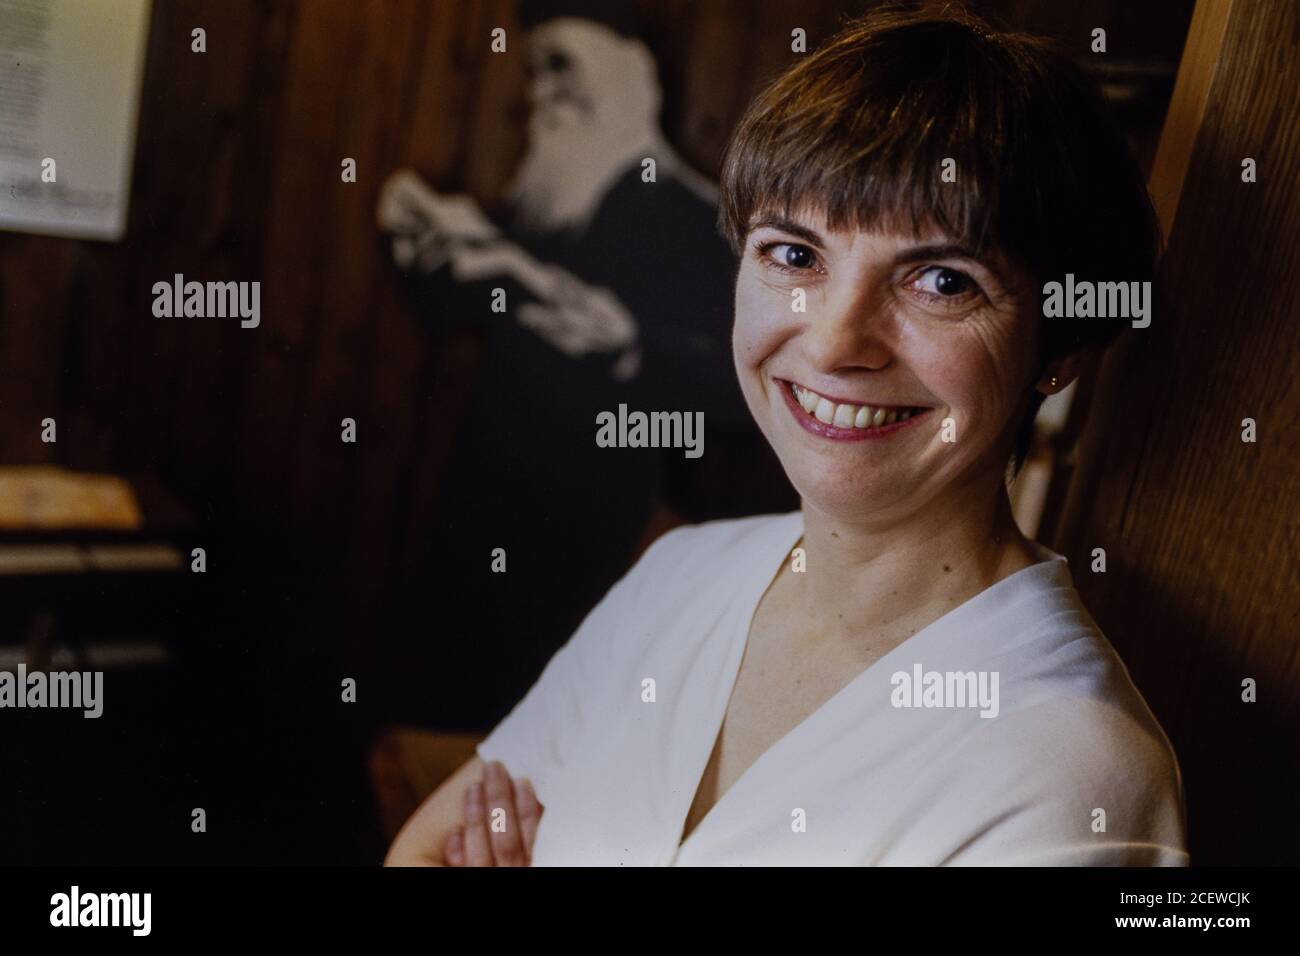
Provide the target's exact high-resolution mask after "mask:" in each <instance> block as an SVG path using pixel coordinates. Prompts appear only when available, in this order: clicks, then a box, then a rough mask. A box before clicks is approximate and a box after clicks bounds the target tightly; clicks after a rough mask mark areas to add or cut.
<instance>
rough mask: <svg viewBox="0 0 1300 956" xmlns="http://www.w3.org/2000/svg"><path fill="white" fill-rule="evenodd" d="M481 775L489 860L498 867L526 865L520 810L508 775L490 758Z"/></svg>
mask: <svg viewBox="0 0 1300 956" xmlns="http://www.w3.org/2000/svg"><path fill="white" fill-rule="evenodd" d="M483 777H484V781H485V784H484V786H485V790H486V794H487V807H488V839H489V840H490V841H491V844H492V859H493V860H495V861H496V865H497V866H525V865H527V863H528V853H527V850H525V848H524V837H523V833H522V832H520V829H519V813H518V812H517V811H516V810H515V797H514V791H513V788H512V787H511V786H510V774H508V773H506V768H505V765H504V764H503V763H501V761H499V760H493V761H491V762H489V763H488V765H487V769H486V771H485V772H484V774H483Z"/></svg>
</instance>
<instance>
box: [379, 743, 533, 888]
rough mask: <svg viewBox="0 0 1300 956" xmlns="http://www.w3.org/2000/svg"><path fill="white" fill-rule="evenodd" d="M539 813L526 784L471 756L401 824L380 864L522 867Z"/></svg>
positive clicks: (527, 861)
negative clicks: (382, 862)
mask: <svg viewBox="0 0 1300 956" xmlns="http://www.w3.org/2000/svg"><path fill="white" fill-rule="evenodd" d="M542 810H543V807H542V805H541V804H540V803H539V802H538V800H537V794H535V793H534V792H533V788H532V784H531V783H530V782H529V781H528V780H515V779H513V778H512V777H511V776H510V774H509V773H508V772H507V771H506V768H505V765H504V764H502V763H501V762H499V761H493V762H491V763H486V764H485V763H484V762H483V761H482V760H480V759H479V758H478V757H473V758H471V759H470V760H468V761H466V762H465V763H464V764H463V765H462V766H461V767H460V768H459V769H458V770H457V771H456V772H455V773H453V774H452V775H451V776H450V777H448V778H447V780H445V781H444V782H443V784H442V785H441V786H440V787H438V789H437V790H435V791H434V792H433V793H432V794H430V795H429V797H428V798H427V799H426V800H425V801H424V803H422V804H421V805H420V808H419V809H418V810H416V811H415V813H413V814H412V815H411V818H410V819H409V820H407V821H406V823H405V824H404V825H403V826H402V829H401V830H400V831H399V832H398V834H397V837H396V838H395V839H394V840H393V845H392V846H391V847H389V849H388V856H387V857H386V858H385V859H384V865H385V866H528V865H529V864H530V863H531V862H532V851H533V842H534V840H536V838H537V824H538V821H539V820H540V819H541V816H542ZM494 824H495V825H494Z"/></svg>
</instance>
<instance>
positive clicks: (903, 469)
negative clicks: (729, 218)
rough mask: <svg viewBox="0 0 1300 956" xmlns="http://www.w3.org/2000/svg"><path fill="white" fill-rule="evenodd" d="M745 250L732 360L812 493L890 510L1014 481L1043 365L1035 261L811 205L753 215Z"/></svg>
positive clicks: (816, 498)
mask: <svg viewBox="0 0 1300 956" xmlns="http://www.w3.org/2000/svg"><path fill="white" fill-rule="evenodd" d="M745 247H746V248H745V252H744V255H743V257H742V260H741V264H740V272H739V276H738V278H737V282H736V322H735V329H734V334H733V349H734V354H735V362H736V369H737V371H738V373H739V375H740V383H741V387H742V389H743V391H744V394H745V400H746V401H747V402H748V403H749V408H750V411H751V412H752V414H753V415H754V418H755V420H756V421H757V422H758V425H759V428H761V429H762V431H763V434H764V435H765V436H766V437H767V440H768V441H769V442H770V443H771V445H772V447H773V448H774V449H775V450H776V453H777V455H778V457H779V458H780V459H781V463H782V464H783V465H784V467H785V470H786V474H787V475H788V476H789V477H790V480H791V482H792V483H793V484H794V486H795V488H796V490H797V491H798V492H799V493H800V495H802V496H803V497H804V498H805V499H807V500H809V501H810V502H811V503H813V504H815V505H816V506H817V507H818V508H820V509H822V510H824V511H826V512H827V513H830V514H833V515H838V516H840V517H843V518H849V519H852V518H859V519H861V518H872V519H890V518H898V517H903V516H905V515H909V514H913V513H915V512H917V511H918V510H919V509H923V508H926V506H927V505H928V504H929V503H931V502H934V501H937V500H950V497H951V495H952V494H953V493H954V492H957V493H959V492H960V491H961V490H962V489H966V488H983V487H988V486H986V485H984V484H983V482H985V481H988V482H993V481H997V482H1000V481H1001V480H1002V475H1003V473H1004V469H1005V467H1006V462H1007V458H1008V456H1009V455H1010V450H1011V443H1012V440H1013V437H1014V432H1015V428H1016V425H1017V424H1018V422H1019V420H1020V414H1021V412H1022V410H1023V409H1024V407H1025V400H1026V398H1027V395H1028V390H1029V388H1030V387H1031V386H1032V384H1033V382H1034V379H1035V372H1036V369H1035V368H1034V356H1035V350H1036V345H1037V343H1036V329H1037V318H1036V312H1037V302H1036V299H1034V297H1033V294H1032V293H1033V283H1032V281H1031V280H1030V278H1029V276H1028V275H1027V274H1026V273H1025V272H1024V271H1023V270H1020V269H1016V268H1013V267H1011V266H1009V265H1007V264H1006V263H1004V262H980V261H977V260H975V259H974V258H972V257H971V254H970V253H968V252H967V251H965V250H963V249H960V248H958V247H956V245H955V244H954V243H953V242H952V240H951V239H949V238H948V237H945V236H943V235H939V234H933V235H929V236H926V237H925V238H924V239H923V240H917V239H914V238H912V237H910V236H905V235H894V234H883V233H866V232H831V231H829V230H828V229H827V228H825V222H824V218H823V217H820V216H809V215H807V214H805V215H801V216H800V217H799V218H797V219H790V220H784V219H782V218H780V217H774V218H767V219H758V220H756V223H755V225H754V227H753V228H752V229H751V231H750V233H749V235H748V237H747V239H746V243H745ZM801 300H802V301H801ZM801 307H802V311H800V308H801ZM941 496H943V497H941Z"/></svg>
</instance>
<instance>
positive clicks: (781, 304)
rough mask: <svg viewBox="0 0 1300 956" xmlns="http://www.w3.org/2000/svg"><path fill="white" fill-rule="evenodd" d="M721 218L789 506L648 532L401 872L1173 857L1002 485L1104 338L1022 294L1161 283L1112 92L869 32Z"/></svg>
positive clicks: (1165, 805)
mask: <svg viewBox="0 0 1300 956" xmlns="http://www.w3.org/2000/svg"><path fill="white" fill-rule="evenodd" d="M948 160H955V170H956V180H955V181H953V180H952V177H951V176H950V175H945V171H951V170H952V169H953V168H954V164H953V163H952V162H946V161H948ZM722 225H723V228H724V230H725V231H726V233H727V235H728V237H729V238H730V240H731V241H732V243H733V245H734V247H735V249H736V252H737V253H738V255H739V256H740V265H739V271H738V274H737V278H736V290H735V308H736V311H735V326H734V332H733V346H734V349H733V351H734V359H735V366H736V370H737V374H738V376H739V379H740V384H741V388H742V390H743V392H744V396H745V399H746V401H747V403H748V406H749V409H750V412H751V413H752V415H753V417H754V419H755V421H756V422H757V423H758V426H759V427H760V428H761V430H762V432H763V434H764V435H765V437H766V438H767V440H768V441H769V442H770V444H771V445H772V447H773V449H774V450H775V452H776V454H777V456H778V457H779V458H780V460H781V463H782V465H783V466H784V468H785V471H786V474H787V475H788V477H789V479H790V481H791V483H792V484H793V485H794V487H795V488H796V489H797V491H798V492H799V494H800V497H801V500H802V507H801V509H800V510H799V511H796V512H793V513H791V514H787V515H768V516H760V517H754V518H747V519H742V520H737V521H718V522H711V523H708V524H704V525H698V526H695V527H689V528H682V529H678V530H675V531H673V532H671V533H669V534H667V535H665V536H663V537H662V538H660V539H659V540H658V541H657V542H656V543H655V544H654V546H653V547H651V548H650V550H649V551H648V552H647V553H646V554H645V555H644V556H643V558H642V559H641V560H640V562H638V563H637V565H636V566H635V567H634V568H633V569H632V570H631V571H630V572H629V573H628V574H627V575H626V576H625V577H624V578H623V579H622V580H621V581H620V582H619V583H618V584H617V585H616V586H615V587H614V588H613V589H612V590H611V591H610V592H609V594H608V595H607V596H606V597H605V598H604V600H602V601H601V602H600V604H599V605H598V606H597V607H596V608H595V609H594V610H593V611H592V612H591V614H590V615H589V616H588V617H587V619H586V620H585V621H584V622H583V624H582V626H581V627H580V628H579V630H578V631H577V633H575V634H574V636H573V637H572V639H571V640H570V641H569V643H568V644H567V645H566V646H565V647H564V648H563V649H562V650H561V651H560V652H559V653H558V654H557V655H556V656H555V657H554V658H553V659H552V660H551V662H550V664H549V665H548V666H547V668H546V670H545V672H544V673H543V674H542V676H541V678H540V679H539V680H538V682H537V684H536V685H534V687H533V688H532V689H531V690H530V691H529V693H528V694H527V696H526V697H525V698H524V699H523V700H522V701H521V702H520V703H519V704H518V705H517V706H516V707H515V709H514V710H513V711H512V712H511V714H510V715H509V716H508V717H507V718H506V719H505V720H504V721H503V722H502V723H501V724H500V725H498V726H497V728H496V729H495V730H494V731H493V733H492V734H491V735H490V736H489V737H488V738H487V740H485V741H484V742H483V743H482V744H480V746H479V748H478V753H479V757H480V758H482V760H483V761H485V762H487V764H488V767H489V771H490V772H489V773H487V774H486V780H485V781H484V782H483V783H475V778H476V777H477V776H478V772H479V768H480V766H481V764H479V763H477V762H474V763H472V764H470V765H467V766H466V767H465V768H462V771H461V772H460V773H458V774H457V776H456V777H453V779H452V780H451V781H449V782H448V784H446V785H444V787H442V788H440V789H439V791H438V792H436V793H435V794H434V795H433V796H432V797H431V798H430V800H429V802H428V803H427V804H426V806H425V808H423V809H422V810H421V811H420V813H419V814H417V816H416V817H415V818H413V819H412V821H411V823H410V824H408V826H407V828H406V829H405V830H404V831H403V833H402V834H400V835H399V837H398V839H397V841H396V842H395V843H394V847H393V850H392V851H391V853H390V857H389V859H390V862H450V863H452V864H454V865H459V864H461V863H486V864H492V863H502V862H512V861H515V862H517V861H519V860H521V859H527V858H528V857H527V853H528V852H530V853H531V860H532V862H534V863H536V864H573V863H581V864H602V865H614V864H622V865H628V864H644V865H672V864H678V865H688V864H704V865H708V864H737V865H739V864H744V865H753V864H805V865H807V864H812V865H828V864H874V865H890V864H909V865H943V864H952V865H968V864H1052V865H1069V864H1084V865H1114V864H1120V865H1153V864H1154V865H1185V864H1186V863H1187V853H1186V852H1185V850H1184V811H1183V796H1182V782H1181V779H1180V775H1179V769H1178V763H1177V760H1176V758H1175V756H1174V753H1173V751H1172V748H1171V747H1170V744H1169V741H1168V739H1167V737H1166V736H1165V735H1164V733H1163V731H1162V730H1161V728H1160V726H1159V724H1158V723H1157V721H1156V720H1155V718H1154V716H1153V715H1152V713H1151V711H1150V710H1149V708H1148V707H1147V706H1146V703H1145V701H1144V700H1143V698H1142V696H1141V695H1140V693H1139V692H1138V690H1137V689H1136V688H1135V687H1134V685H1133V683H1132V681H1131V680H1130V679H1129V675H1128V673H1127V671H1126V670H1125V668H1124V665H1123V664H1122V662H1121V661H1120V660H1119V658H1118V656H1117V655H1116V654H1115V651H1114V649H1113V648H1112V647H1111V646H1110V644H1109V642H1108V641H1107V640H1106V638H1105V637H1104V636H1103V635H1102V634H1101V632H1100V631H1099V630H1098V629H1097V626H1096V624H1095V623H1094V622H1093V620H1092V618H1091V617H1090V616H1089V614H1088V612H1087V610H1086V609H1085V608H1084V607H1083V606H1082V604H1081V603H1080V601H1079V597H1078V594H1077V592H1076V591H1075V588H1074V584H1073V582H1072V579H1071V576H1070V572H1069V569H1068V568H1067V567H1066V564H1065V561H1064V559H1063V558H1061V557H1060V556H1059V555H1056V554H1053V553H1052V552H1050V551H1047V550H1046V549H1044V548H1042V547H1041V546H1039V545H1037V544H1036V543H1034V542H1032V541H1029V540H1027V539H1026V538H1024V537H1023V536H1022V535H1021V533H1020V532H1019V530H1018V529H1017V527H1016V525H1015V522H1014V521H1013V520H1012V517H1011V513H1010V507H1009V503H1008V500H1007V490H1006V484H1005V475H1006V470H1007V468H1006V466H1007V462H1008V460H1009V459H1013V458H1015V457H1016V455H1017V454H1018V453H1020V451H1021V450H1022V448H1023V438H1024V435H1025V429H1026V426H1027V424H1028V423H1029V422H1030V421H1031V420H1032V416H1033V414H1034V410H1035V409H1036V408H1037V405H1038V403H1039V402H1041V400H1042V398H1043V396H1044V395H1045V394H1048V393H1051V392H1054V391H1057V390H1059V389H1061V388H1063V387H1065V385H1067V384H1068V383H1069V381H1070V380H1071V378H1072V377H1073V369H1074V366H1075V363H1076V362H1077V359H1078V355H1079V352H1080V350H1081V349H1083V348H1087V347H1095V346H1097V345H1101V344H1104V343H1105V342H1106V341H1107V340H1108V339H1109V338H1110V337H1111V336H1113V335H1114V334H1115V332H1116V331H1117V329H1118V324H1116V323H1112V324H1107V323H1106V322H1104V321H1098V320H1095V319H1093V320H1088V321H1086V322H1082V323H1074V322H1071V321H1070V320H1068V319H1057V318H1051V319H1046V318H1044V317H1043V315H1042V314H1041V309H1040V306H1039V301H1038V297H1037V295H1036V294H1035V290H1036V289H1038V288H1039V287H1041V285H1042V283H1043V281H1045V279H1046V278H1047V277H1050V276H1053V275H1056V274H1058V273H1059V274H1064V273H1066V272H1067V271H1068V272H1070V273H1073V274H1074V275H1076V276H1080V277H1084V276H1086V277H1088V278H1089V279H1090V280H1093V279H1096V280H1105V281H1120V280H1123V281H1146V280H1148V279H1149V276H1150V273H1151V270H1152V262H1153V258H1154V255H1155V250H1156V247H1157V238H1156V235H1155V232H1154V228H1153V225H1152V218H1151V212H1150V204H1149V202H1148V200H1147V197H1146V194H1145V192H1144V189H1143V186H1142V182H1141V178H1140V176H1139V174H1138V172H1137V169H1136V166H1135V165H1134V163H1133V162H1132V161H1131V160H1130V159H1129V157H1128V155H1127V153H1126V149H1125V146H1124V143H1123V141H1122V139H1121V138H1120V136H1119V134H1118V133H1117V132H1115V131H1114V130H1113V129H1112V128H1111V127H1110V125H1109V124H1108V122H1107V120H1106V116H1105V113H1104V109H1103V107H1102V103H1101V100H1100V98H1099V96H1098V95H1097V93H1096V91H1095V90H1094V89H1092V87H1091V86H1090V85H1089V84H1088V82H1087V81H1086V80H1085V79H1084V78H1083V77H1082V75H1081V74H1080V73H1079V71H1078V70H1077V69H1076V68H1075V67H1073V66H1072V65H1071V64H1070V63H1069V61H1068V60H1067V59H1065V58H1064V57H1062V56H1060V55H1058V54H1056V53H1054V52H1053V51H1052V50H1050V49H1049V48H1048V47H1047V46H1046V45H1045V44H1043V43H1042V42H1040V41H1038V40H1036V39H1033V38H1030V37H1025V36H1016V35H1005V34H996V33H992V32H990V31H989V30H988V29H986V28H985V27H984V26H982V25H981V24H979V23H977V22H975V21H972V20H970V19H967V18H964V17H961V16H956V15H947V14H942V15H913V14H906V15H904V14H883V15H873V16H870V17H867V18H865V19H863V20H860V21H857V22H855V23H852V24H850V25H849V26H848V27H847V28H846V29H845V30H844V31H843V32H842V33H841V34H839V35H838V36H837V37H835V38H833V39H832V40H831V41H830V42H829V43H828V44H827V45H826V46H825V47H823V48H822V49H821V50H819V51H818V52H817V53H816V54H814V55H812V56H810V57H808V58H807V59H806V60H803V61H802V62H800V63H799V64H798V65H797V66H796V67H794V68H793V69H791V70H790V71H789V72H787V73H786V74H784V75H783V76H781V77H780V78H778V79H777V80H776V82H775V83H774V84H773V85H772V86H771V87H770V88H769V89H768V90H767V91H765V92H764V93H763V94H762V95H761V96H760V97H759V98H758V99H757V100H756V101H755V102H754V103H753V105H752V106H751V107H750V109H749V110H748V111H747V113H746V114H745V116H744V118H743V119H742V121H741V123H740V126H739V128H738V130H737V131H736V133H735V135H734V138H733V140H732V142H731V145H730V147H729V149H728V153H727V158H726V162H725V166H724V175H723V181H722ZM902 687H905V688H907V691H906V693H904V692H901V691H900V690H899V688H902ZM972 705H978V706H972ZM511 777H515V778H528V779H529V780H531V781H532V783H533V784H534V786H535V787H536V791H535V792H536V797H537V798H538V799H539V800H540V803H541V805H543V806H544V807H545V812H544V813H543V814H542V815H541V817H540V823H539V825H538V826H537V827H536V830H535V834H534V832H533V830H532V829H531V827H532V824H531V822H530V819H531V816H532V815H533V814H534V813H535V807H534V804H535V803H536V802H537V801H536V800H534V799H533V798H532V797H531V796H529V797H528V799H527V800H524V799H521V798H519V796H518V795H519V794H521V793H525V791H523V790H521V789H520V787H519V786H518V785H517V781H516V782H515V783H516V785H515V786H512V781H511ZM521 806H523V807H526V808H530V809H527V810H525V809H521ZM494 820H495V823H490V822H489V821H494ZM521 834H522V835H523V836H522V838H521V837H520V835H521ZM521 839H522V844H527V851H526V852H522V853H521ZM496 846H501V847H502V848H503V849H502V853H501V855H500V856H497V855H495V853H494V849H493V848H494V847H496ZM466 848H471V849H470V850H468V851H467V849H466ZM444 849H445V853H444Z"/></svg>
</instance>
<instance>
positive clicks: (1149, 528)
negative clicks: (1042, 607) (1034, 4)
mask: <svg viewBox="0 0 1300 956" xmlns="http://www.w3.org/2000/svg"><path fill="white" fill-rule="evenodd" d="M1298 17H1300V11H1298V10H1297V7H1296V5H1295V4H1292V3H1285V2H1279V3H1240V2H1239V3H1235V4H1234V5H1233V8H1232V11H1231V15H1230V17H1229V19H1228V22H1227V25H1226V30H1225V31H1224V33H1223V38H1222V46H1221V49H1220V51H1219V55H1218V59H1219V65H1218V69H1217V71H1216V72H1215V73H1214V77H1213V82H1212V84H1211V85H1210V88H1209V92H1208V97H1207V100H1206V103H1205V108H1204V115H1203V120H1202V122H1201V123H1200V126H1199V129H1198V130H1197V132H1196V135H1195V137H1194V146H1192V150H1191V155H1190V157H1189V158H1188V161H1187V173H1186V177H1185V179H1184V183H1183V189H1182V195H1181V198H1180V202H1179V207H1178V215H1177V219H1176V222H1175V224H1174V228H1173V231H1172V234H1171V235H1170V238H1169V245H1168V251H1167V254H1166V257H1165V260H1164V262H1163V265H1162V270H1161V279H1162V280H1163V281H1164V282H1165V283H1166V288H1167V289H1168V292H1169V294H1170V296H1171V297H1172V299H1173V302H1172V306H1171V307H1169V308H1167V309H1166V310H1165V311H1164V313H1163V314H1157V315H1155V316H1154V318H1153V320H1152V324H1151V327H1150V328H1149V329H1145V330H1135V331H1133V332H1131V333H1130V334H1129V335H1128V336H1127V338H1126V339H1124V340H1122V343H1121V345H1120V346H1119V347H1118V348H1117V349H1116V350H1115V352H1114V353H1113V354H1112V355H1111V356H1110V357H1109V359H1108V360H1107V363H1106V365H1105V368H1104V370H1103V374H1102V378H1101V381H1100V382H1099V384H1098V388H1097V401H1096V404H1095V406H1094V408H1093V411H1092V415H1091V417H1090V420H1089V425H1088V430H1087V433H1086V435H1085V437H1084V440H1083V443H1082V446H1081V450H1080V454H1079V459H1080V462H1081V463H1082V464H1081V467H1080V469H1079V470H1078V471H1077V472H1076V476H1075V481H1074V483H1073V485H1072V487H1071V489H1070V495H1069V499H1068V503H1067V507H1066V514H1065V517H1064V520H1063V521H1062V523H1061V527H1060V531H1059V534H1060V537H1059V538H1058V540H1057V541H1056V547H1057V548H1058V549H1059V550H1062V551H1064V552H1065V553H1066V554H1068V555H1069V556H1070V558H1071V559H1072V563H1073V566H1074V568H1075V572H1076V577H1077V579H1078V583H1079V587H1080V590H1081V591H1082V592H1083V596H1084V600H1085V602H1086V603H1087V604H1088V606H1089V607H1090V608H1091V609H1092V610H1093V612H1094V614H1095V615H1096V617H1097V618H1098V621H1099V622H1100V623H1101V625H1102V627H1103V629H1104V630H1105V631H1106V633H1107V635H1108V636H1109V637H1110V638H1111V640H1112V642H1113V643H1114V644H1115V645H1116V647H1117V648H1118V649H1119V651H1120V653H1121V654H1122V655H1123V657H1124V658H1125V660H1126V662H1127V663H1128V665H1129V668H1130V670H1131V672H1132V674H1133V677H1134V679H1135V680H1136V682H1137V684H1138V686H1139V687H1140V688H1141V689H1142V691H1143V693H1144V694H1145V695H1146V696H1147V699H1148V701H1149V702H1150V703H1151V705H1152V708H1153V710H1154V711H1155V712H1156V714H1157V716H1158V717H1159V718H1160V719H1161V721H1162V723H1163V724H1164V726H1165V728H1166V730H1167V731H1168V732H1169V734H1170V737H1171V739H1172V740H1173V743H1174V746H1175V748H1176V750H1177V751H1178V754H1179V757H1180V760H1181V763H1182V768H1183V773H1184V778H1185V785H1186V789H1187V798H1188V812H1189V817H1190V824H1189V831H1190V840H1191V852H1192V859H1193V863H1194V864H1196V863H1200V864H1225V863H1281V862H1288V863H1292V864H1294V863H1295V862H1296V860H1298V859H1300V826H1298V825H1297V821H1296V817H1295V812H1294V810H1295V806H1296V803H1297V799H1298V798H1300V769H1298V768H1297V764H1298V763H1300V757H1298V755H1300V743H1298V741H1300V651H1298V646H1300V644H1298V638H1300V579H1298V578H1297V569H1298V568H1300V561H1298V558H1300V555H1298V554H1297V539H1298V534H1297V532H1298V530H1300V529H1298V527H1297V517H1298V516H1300V507H1298V505H1297V492H1298V491H1300V480H1298V479H1297V468H1296V463H1297V460H1300V434H1298V432H1297V416H1296V412H1295V409H1296V402H1297V400H1298V399H1300V395H1298V394H1297V386H1296V359H1297V352H1298V350H1300V322H1297V318H1300V293H1298V292H1297V289H1298V288H1300V196H1297V193H1296V189H1295V184H1296V174H1297V170H1298V169H1300V56H1298V52H1300V48H1298V47H1297V40H1298V38H1300V19H1298ZM1200 22H1201V23H1202V28H1208V27H1207V26H1206V24H1205V20H1204V18H1200ZM1197 42H1198V41H1197V40H1196V38H1190V39H1189V45H1194V44H1195V43H1197ZM1207 55H1208V54H1207ZM1189 68H1197V67H1196V64H1191V65H1189ZM1244 157H1253V158H1254V159H1255V160H1256V161H1257V162H1258V169H1259V175H1258V182H1255V183H1244V182H1242V179H1241V161H1242V159H1243V158H1244ZM1245 418H1253V419H1254V420H1255V421H1256V422H1257V424H1258V441H1257V442H1256V443H1254V444H1248V443H1243V441H1242V439H1241V435H1242V420H1243V419H1245ZM1097 547H1102V548H1105V549H1106V552H1107V556H1108V568H1107V572H1106V573H1105V574H1093V573H1090V571H1089V566H1090V564H1091V557H1090V552H1091V550H1092V549H1093V548H1097ZM1245 678H1252V679H1254V680H1255V681H1256V682H1257V683H1258V687H1259V691H1258V694H1259V701H1258V703H1255V704H1246V703H1243V702H1242V700H1241V694H1242V681H1243V680H1244V679H1245Z"/></svg>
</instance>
